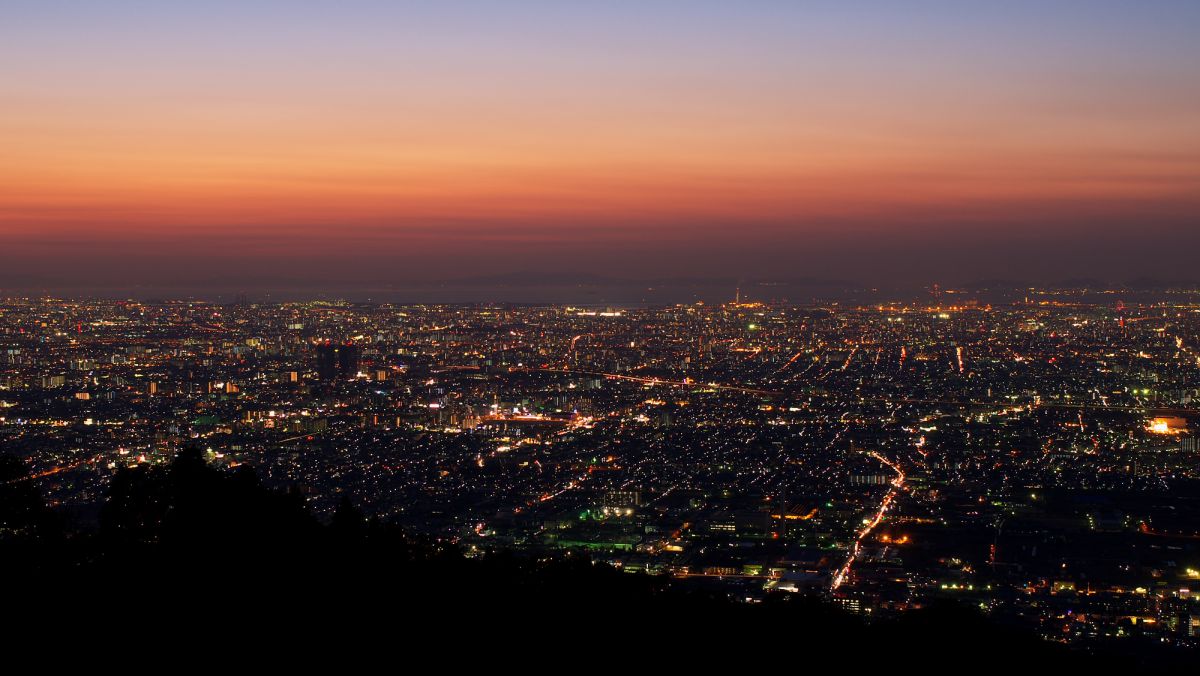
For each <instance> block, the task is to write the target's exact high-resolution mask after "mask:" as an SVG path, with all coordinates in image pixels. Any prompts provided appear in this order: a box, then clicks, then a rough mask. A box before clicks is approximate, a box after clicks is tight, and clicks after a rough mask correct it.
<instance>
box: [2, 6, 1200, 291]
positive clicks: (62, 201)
mask: <svg viewBox="0 0 1200 676" xmlns="http://www.w3.org/2000/svg"><path fill="white" fill-rule="evenodd" d="M1198 33H1200V2H1196V1H1195V0H1182V1H1167V0H1139V1H1134V0H1129V1H1127V2H1112V1H1107V0H1087V1H1076V0H1058V1H1055V2H1044V1H1040V2H1024V1H1020V0H1016V1H1014V0H1008V1H1006V2H973V1H969V0H958V1H954V2H943V1H936V2H935V1H922V0H912V1H910V2H855V1H853V0H842V1H840V2H805V1H803V0H790V1H787V2H772V1H765V0H764V1H759V2H755V1H753V0H745V1H741V2H708V1H705V0H691V1H687V2H684V1H680V2H668V1H662V0H638V1H636V2H625V1H622V0H611V1H609V2H603V3H583V2H522V1H519V0H509V1H508V2H487V1H482V0H480V1H454V0H443V1H442V2H397V1H392V2H367V1H361V0H342V1H339V2H317V1H312V2H305V1H301V0H294V1H291V2H254V1H252V0H242V1H240V2H226V1H223V0H207V1H206V2H203V3H199V2H196V3H190V2H189V3H184V2H150V1H147V2H133V1H128V0H108V1H106V2H103V3H99V2H94V1H87V2H57V1H55V0H37V1H35V2H25V1H23V0H6V1H5V2H4V3H2V4H0V294H2V293H3V292H4V291H5V290H11V289H45V290H57V289H72V290H79V289H89V288H90V289H95V290H96V291H97V293H108V292H115V293H125V292H126V290H130V289H137V290H138V291H139V292H140V293H150V292H153V291H156V290H161V291H163V292H167V291H171V292H175V291H188V292H196V293H203V292H204V291H205V290H211V289H218V288H219V289H223V290H230V289H243V290H245V291H248V292H258V291H262V290H275V291H285V290H288V289H291V290H293V291H295V290H308V289H336V290H339V291H343V290H344V291H347V292H349V293H354V292H355V290H367V289H379V288H385V287H388V286H389V285H391V286H395V285H399V286H403V285H413V284H428V283H431V282H439V281H446V280H461V279H466V278H470V279H488V278H489V277H490V276H507V277H505V278H512V279H518V278H519V279H522V280H525V281H526V282H527V284H526V285H527V286H528V282H529V280H534V281H535V282H536V280H537V279H551V278H553V279H556V280H564V279H570V278H571V277H572V276H579V277H580V278H590V277H604V278H615V279H631V280H643V281H644V280H661V279H684V278H687V279H740V278H748V279H750V278H752V279H775V278H778V279H795V278H820V279H838V280H857V281H861V282H864V283H869V284H883V285H886V284H913V283H919V284H927V283H932V282H940V283H942V284H955V283H961V282H965V281H970V280H974V279H984V278H1004V279H1021V280H1026V279H1027V280H1033V281H1055V280H1061V279H1065V278H1071V277H1093V278H1099V279H1106V280H1126V279H1131V278H1135V277H1144V276H1150V277H1156V278H1161V279H1172V280H1174V279H1178V280H1200V271H1196V264H1195V261H1196V260H1197V255H1196V252H1197V250H1198V245H1200V40H1198V39H1196V35H1197V34H1198Z"/></svg>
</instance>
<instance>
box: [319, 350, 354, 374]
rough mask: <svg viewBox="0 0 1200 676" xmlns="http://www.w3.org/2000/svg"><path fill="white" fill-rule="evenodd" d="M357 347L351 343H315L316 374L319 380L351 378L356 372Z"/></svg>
mask: <svg viewBox="0 0 1200 676" xmlns="http://www.w3.org/2000/svg"><path fill="white" fill-rule="evenodd" d="M358 357H359V348H358V346H357V345H354V344H352V343H344V344H337V343H329V342H326V343H323V344H321V345H317V376H318V377H319V378H320V379H321V380H334V379H336V378H353V377H354V375H355V374H357V373H358Z"/></svg>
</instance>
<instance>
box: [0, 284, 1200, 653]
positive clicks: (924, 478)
mask: <svg viewBox="0 0 1200 676" xmlns="http://www.w3.org/2000/svg"><path fill="white" fill-rule="evenodd" d="M934 291H935V292H936V296H935V295H933V294H931V295H929V296H928V297H927V298H924V299H919V300H916V301H909V302H880V303H877V304H870V305H862V304H854V303H840V302H826V303H820V304H810V305H792V304H785V303H768V302H760V301H755V300H752V298H753V296H751V295H750V294H743V293H742V292H741V291H740V290H737V291H735V293H732V294H730V295H731V296H733V297H732V298H730V300H729V301H728V302H725V303H715V304H708V303H704V302H695V303H690V304H676V305H670V306H663V307H588V306H565V305H564V306H558V305H554V306H536V305H530V306H524V305H389V304H374V303H351V302H346V301H340V302H338V301H320V302H288V303H257V302H249V301H247V300H246V299H245V298H242V299H239V300H238V301H235V302H231V303H215V302H205V301H200V300H180V301H158V302H141V301H115V300H65V299H53V298H42V299H21V298H10V299H7V300H5V301H4V302H3V304H2V305H0V342H2V348H3V352H2V353H0V354H2V355H3V360H4V361H3V363H2V364H0V407H2V410H0V450H3V451H4V452H5V453H8V454H12V455H15V456H16V457H18V458H20V459H21V460H22V461H23V462H25V463H26V464H27V465H28V467H29V471H30V473H31V474H30V476H29V478H28V481H31V482H35V483H36V484H37V486H38V487H39V488H40V489H41V490H42V491H43V492H44V493H45V495H46V496H47V497H48V499H49V501H50V503H51V504H52V505H53V506H54V507H55V508H56V509H59V510H64V511H67V512H70V513H73V514H75V515H76V516H77V518H79V519H87V518H89V517H88V515H89V514H93V516H92V517H91V518H93V519H94V518H95V517H94V511H95V508H96V506H97V505H98V504H99V503H100V502H101V501H102V500H103V498H104V496H105V495H106V491H107V490H108V486H109V483H110V482H111V480H112V477H113V475H114V472H116V471H118V470H120V469H121V468H127V467H131V466H137V465H144V464H150V465H154V464H163V463H169V462H170V461H171V459H172V458H174V457H175V455H176V454H177V453H179V452H180V451H181V450H182V449H184V448H189V447H191V448H196V449H200V450H201V451H202V452H203V455H204V458H205V461H206V462H207V463H209V464H211V465H213V466H215V467H218V468H225V469H232V468H235V467H238V466H240V465H250V466H253V467H254V468H255V469H256V470H257V471H258V472H259V473H260V475H261V476H262V477H263V479H264V480H265V481H266V482H267V483H268V485H272V486H277V487H281V488H291V489H295V490H298V491H300V492H301V493H302V495H303V496H304V499H305V501H306V502H307V504H308V505H310V506H311V508H312V509H313V510H314V511H315V513H317V514H318V515H324V516H323V518H326V519H327V518H329V516H330V515H331V514H332V513H333V512H334V511H335V510H336V508H337V506H338V504H339V502H340V501H342V500H345V499H347V498H348V499H349V500H350V501H352V502H353V504H355V505H357V506H359V507H360V508H361V509H362V510H363V511H364V512H365V513H366V514H369V515H371V516H374V517H377V518H379V519H382V520H385V521H387V522H391V523H395V524H399V525H400V526H402V527H403V528H404V529H406V531H408V532H412V533H420V534H422V535H424V536H428V537H430V538H433V539H435V540H437V541H439V542H444V543H447V544H449V545H453V546H455V547H458V548H461V550H462V551H463V552H465V554H466V555H467V556H468V557H469V556H472V555H478V554H480V553H482V552H486V551H491V550H495V549H498V548H501V549H506V550H514V551H518V552H523V553H526V554H529V555H534V556H542V555H548V554H553V553H554V552H562V551H579V552H586V553H587V554H588V555H589V556H590V557H591V558H592V559H593V560H594V561H595V562H597V563H602V564H605V565H609V566H612V567H615V568H616V569H618V570H620V571H622V572H624V573H627V574H630V575H638V576H657V577H659V578H661V579H663V580H669V584H670V585H672V586H677V587H679V588H683V589H702V590H704V591H705V592H707V593H716V594H720V595H722V596H727V597H729V598H732V599H736V600H737V601H738V602H742V603H749V604H753V603H759V602H762V600H763V599H764V598H765V597H767V596H768V595H772V594H798V595H807V596H812V597H817V598H820V599H825V600H828V601H829V602H831V603H833V604H836V605H837V606H838V607H840V608H842V609H844V610H846V611H848V612H851V613H861V614H865V615H868V616H887V615H889V614H898V613H904V612H906V611H908V610H911V609H914V608H921V607H922V606H923V605H929V604H931V603H935V602H938V601H944V600H946V599H953V600H955V601H958V602H962V603H967V604H970V605H972V606H975V607H978V608H979V609H981V610H982V611H983V612H984V613H987V614H994V615H996V616H998V617H1005V618H1009V619H1011V620H1012V621H1015V622H1019V623H1020V624H1021V625H1022V626H1026V627H1028V628H1029V629H1030V630H1032V631H1036V632H1037V634H1039V635H1040V636H1041V637H1043V638H1045V639H1047V640H1052V641H1058V642H1064V643H1067V644H1083V645H1089V644H1093V643H1096V642H1100V641H1119V640H1121V639H1122V638H1125V639H1132V638H1138V639H1142V640H1144V639H1147V638H1151V639H1153V640H1155V641H1159V642H1162V643H1166V644H1169V645H1172V646H1186V647H1195V646H1196V645H1197V642H1198V641H1200V600H1198V598H1197V595H1200V491H1198V490H1197V488H1198V487H1200V445H1198V441H1197V439H1198V437H1200V430H1198V429H1197V425H1200V420H1198V419H1197V411H1198V410H1200V402H1198V399H1200V352H1198V351H1197V350H1198V348H1200V295H1198V294H1197V293H1195V292H1180V293H1177V294H1172V297H1170V298H1169V299H1168V300H1163V301H1158V302H1138V303H1132V302H1131V303H1128V304H1127V303H1124V302H1122V301H1120V300H1109V299H1102V300H1100V301H1094V300H1090V299H1088V298H1087V297H1084V296H1083V295H1082V292H1073V291H1069V290H1059V291H1043V290H1039V289H1028V290H1026V291H1025V292H1024V295H1023V296H1020V297H1015V298H1012V299H1010V300H1008V301H1002V302H981V301H979V300H978V299H977V298H976V296H977V295H978V294H975V293H972V292H970V291H962V290H955V289H949V288H947V289H945V290H942V289H935V290H934ZM1093 295H1095V294H1093ZM1099 295H1100V296H1104V295H1106V294H1099Z"/></svg>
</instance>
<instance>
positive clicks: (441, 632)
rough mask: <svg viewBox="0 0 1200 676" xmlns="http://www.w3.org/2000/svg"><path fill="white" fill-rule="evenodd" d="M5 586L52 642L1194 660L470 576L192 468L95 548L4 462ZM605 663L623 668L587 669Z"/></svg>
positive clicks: (1022, 661) (504, 574) (134, 504)
mask: <svg viewBox="0 0 1200 676" xmlns="http://www.w3.org/2000/svg"><path fill="white" fill-rule="evenodd" d="M0 568H2V573H3V580H4V581H5V584H4V586H5V587H6V589H5V593H4V596H5V599H6V602H7V607H8V612H9V616H10V618H19V617H25V618H28V619H29V627H28V628H31V629H32V628H35V627H40V626H43V625H42V624H41V623H43V622H48V621H53V622H55V629H54V635H55V637H56V640H57V639H59V638H62V636H63V633H64V632H66V633H71V632H79V633H80V634H94V633H95V632H99V631H109V630H116V631H121V630H122V628H126V629H128V630H134V631H141V630H145V629H146V628H147V627H154V626H157V627H166V626H169V627H171V631H172V632H174V633H176V634H178V632H180V631H183V632H187V631H214V630H217V631H219V632H220V633H221V634H222V635H223V636H225V637H229V635H230V634H231V633H236V628H241V629H240V630H247V629H249V630H252V631H253V633H254V634H253V635H255V636H259V637H261V636H263V635H264V632H266V633H271V632H276V631H280V632H284V631H286V632H291V635H292V636H293V637H294V636H296V634H295V633H294V630H296V629H300V630H304V631H306V632H318V633H320V634H322V635H324V636H325V638H326V639H328V638H330V637H340V638H349V637H352V636H353V637H358V638H357V639H356V640H359V641H361V640H362V638H361V637H362V636H364V635H377V634H381V633H390V635H391V637H392V638H391V640H392V641H400V642H402V643H405V644H406V645H407V649H408V650H414V649H415V650H418V651H420V650H421V649H422V647H423V646H424V647H425V648H427V649H429V650H432V649H433V648H432V645H433V644H432V643H427V644H423V643H422V641H424V640H425V639H430V640H433V641H437V642H446V643H448V644H449V643H455V642H462V643H464V644H478V643H484V644H491V645H509V646H510V647H513V648H517V647H519V648H520V651H521V653H522V654H531V652H532V653H534V654H538V655H541V656H542V657H556V658H560V657H561V658H566V659H576V660H577V659H583V660H584V661H585V662H589V663H594V662H595V661H597V660H599V661H604V660H609V659H611V660H615V661H617V662H619V661H620V660H623V659H626V658H625V657H622V654H624V651H626V650H629V651H631V652H629V655H632V654H633V652H632V651H633V650H634V648H626V647H625V646H634V647H638V648H637V649H641V648H640V647H639V646H646V647H648V648H650V649H653V650H657V651H665V652H664V657H663V658H662V659H666V660H669V661H670V662H671V663H672V664H687V663H696V664H702V663H705V662H706V661H707V660H711V659H734V660H739V661H749V663H755V664H757V663H758V661H759V660H773V659H776V658H778V657H780V656H793V657H794V658H795V659H798V660H803V661H804V662H805V663H806V664H809V665H816V664H842V665H855V664H858V665H860V666H861V667H864V668H869V667H870V666H871V665H872V664H878V665H879V666H883V665H888V664H894V663H896V662H897V661H899V662H906V663H910V664H920V665H931V666H938V667H947V668H963V669H969V670H978V669H980V668H986V669H988V670H991V669H993V668H1004V669H1008V668H1028V667H1030V666H1033V665H1036V666H1037V667H1064V668H1088V667H1092V666H1100V665H1102V664H1103V665H1106V666H1108V667H1113V666H1122V667H1132V668H1142V669H1147V668H1169V667H1173V666H1185V665H1186V664H1187V660H1189V659H1191V658H1193V657H1194V655H1172V654H1162V653H1159V652H1157V651H1152V650H1146V651H1142V650H1133V651H1130V652H1126V653H1123V654H1120V655H1112V654H1105V655H1097V654H1091V653H1085V652H1082V651H1079V650H1071V649H1068V648H1066V647H1064V646H1060V645H1057V644H1053V643H1048V642H1045V641H1042V640H1040V639H1038V638H1037V637H1035V636H1033V635H1031V634H1028V633H1025V632H1024V631H1022V630H1019V629H1015V628H1012V627H1008V626H1005V625H1003V624H1000V623H997V622H995V621H992V620H990V619H988V618H986V617H984V616H983V615H981V614H979V613H978V612H975V611H973V610H972V609H969V608H964V607H958V606H940V607H933V608H926V609H922V610H917V611H911V612H908V613H906V614H904V615H903V616H902V617H901V618H899V619H887V620H876V621H870V622H869V621H866V620H864V619H863V618H861V617H859V616H855V615H851V614H848V613H845V612H843V611H841V610H839V609H836V608H834V607H831V606H829V605H827V604H825V603H823V602H821V601H818V600H814V599H806V598H800V597H792V596H791V595H780V596H775V597H768V599H767V600H766V601H765V602H763V603H760V604H746V603H738V602H735V601H731V600H729V599H728V598H725V597H723V596H716V595H712V594H707V593H699V592H684V591H679V590H676V589H671V588H670V587H669V585H668V584H666V581H665V580H662V579H660V578H656V577H652V576H647V575H640V574H639V575H630V574H625V573H621V572H619V571H617V570H616V569H613V568H611V567H609V566H607V565H602V564H594V563H593V562H591V561H590V560H589V559H587V558H586V557H583V556H579V555H574V554H564V555H561V556H556V557H553V558H541V559H534V558H524V557H521V556H518V555H514V554H512V553H507V552H494V553H489V554H487V555H484V556H481V557H471V558H468V557H466V556H464V555H463V554H462V553H461V552H460V551H459V550H458V549H456V548H455V547H453V546H451V545H448V544H445V543H441V542H435V541H431V540H427V539H423V538H420V537H416V536H413V535H410V534H407V533H405V532H403V531H401V530H400V529H399V528H398V527H395V526H393V525H389V524H386V523H382V522H380V521H378V520H374V519H366V518H364V517H363V515H362V514H361V513H360V512H358V510H357V509H355V508H354V507H353V506H352V505H351V504H350V502H349V501H348V500H346V501H343V502H342V504H341V506H340V507H339V508H338V510H337V511H336V513H335V514H334V516H333V518H332V521H331V523H329V524H327V525H326V524H322V523H320V522H319V521H318V520H317V519H316V518H315V517H314V516H313V515H312V514H311V513H310V512H309V510H308V509H307V508H306V506H305V504H304V500H303V498H302V496H300V495H299V494H298V493H294V492H282V491H277V490H271V489H268V488H266V487H264V486H263V485H262V484H261V483H260V481H259V478H258V476H257V475H256V474H255V472H254V471H253V470H252V469H251V468H250V467H248V466H241V467H238V468H237V469H235V470H234V471H232V472H228V471H221V470H217V469H214V468H212V467H209V466H208V465H206V464H205V463H204V461H203V459H202V456H201V454H200V453H199V452H198V451H184V452H182V453H180V454H179V455H178V457H176V458H175V460H174V461H173V462H172V463H171V464H170V465H167V466H150V465H140V466H137V467H132V468H125V469H122V470H120V471H119V472H118V473H117V474H116V476H115V477H114V480H113V482H112V485H111V488H110V492H109V495H108V498H107V500H106V502H105V504H104V505H103V507H102V510H101V515H100V524H99V527H98V528H87V529H83V528H71V527H69V525H68V524H67V522H66V520H65V519H64V518H63V516H62V515H61V514H59V513H57V512H56V511H55V510H53V509H51V508H49V507H48V506H47V505H46V504H45V503H44V501H43V499H42V498H41V496H40V495H39V493H38V491H37V489H36V486H35V484H34V482H32V481H29V480H28V475H27V474H26V470H25V468H24V467H23V465H21V463H19V462H18V461H16V460H14V459H13V458H11V457H9V456H0ZM67 618H69V619H70V621H69V622H66V623H64V622H63V620H64V619H67ZM615 637H620V638H621V642H620V643H616V642H613V641H612V639H614V638H615ZM597 642H599V643H597ZM601 644H604V645H609V646H610V650H612V651H616V652H614V653H611V654H608V653H605V652H604V651H600V652H597V646H598V645H601ZM384 647H387V646H384ZM392 647H394V646H392ZM580 651H583V652H580ZM614 665H615V663H614ZM593 666H594V664H593Z"/></svg>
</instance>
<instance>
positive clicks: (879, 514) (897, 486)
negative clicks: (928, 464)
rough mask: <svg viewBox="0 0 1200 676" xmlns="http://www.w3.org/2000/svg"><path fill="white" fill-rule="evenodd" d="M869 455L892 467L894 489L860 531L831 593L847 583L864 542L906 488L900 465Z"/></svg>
mask: <svg viewBox="0 0 1200 676" xmlns="http://www.w3.org/2000/svg"><path fill="white" fill-rule="evenodd" d="M868 455H870V456H871V457H872V458H875V459H876V460H878V461H879V462H881V463H883V464H885V465H887V466H888V467H890V468H891V469H892V471H893V472H895V473H896V478H895V479H892V487H891V489H889V490H888V492H887V495H885V496H883V500H882V501H880V503H879V509H878V510H876V512H875V516H874V517H872V518H871V520H870V521H868V522H867V524H866V525H864V526H863V527H862V530H860V531H858V538H856V539H855V540H854V546H853V547H851V548H850V556H848V557H847V558H846V563H845V564H843V565H842V568H841V570H839V571H838V573H837V575H835V576H833V584H832V585H830V591H836V590H837V588H838V587H841V586H842V583H844V582H845V581H846V578H847V577H848V576H849V575H850V567H851V566H853V565H854V561H855V559H857V558H858V555H859V553H860V552H861V551H862V543H863V541H864V540H865V539H866V538H867V536H868V535H870V534H871V531H873V530H875V528H876V527H877V526H878V525H879V524H880V523H881V522H882V521H883V517H884V515H886V514H887V511H888V508H889V507H891V506H892V502H893V501H894V500H895V499H896V496H897V495H898V494H899V493H900V490H901V489H903V488H904V472H903V471H902V470H901V469H900V465H898V464H896V463H894V462H892V461H891V460H888V459H887V458H885V457H883V456H882V455H880V454H879V453H877V452H875V451H871V452H870V453H868Z"/></svg>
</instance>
